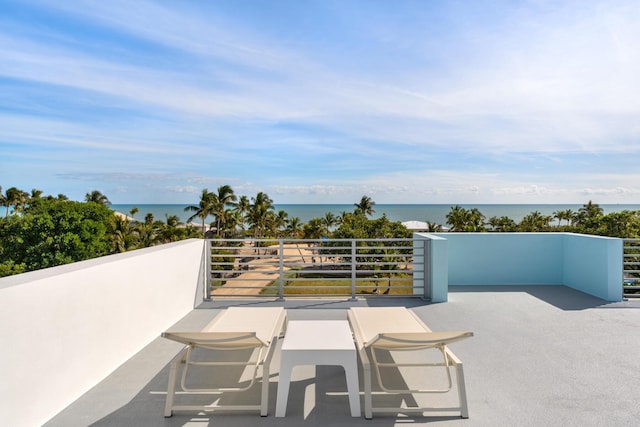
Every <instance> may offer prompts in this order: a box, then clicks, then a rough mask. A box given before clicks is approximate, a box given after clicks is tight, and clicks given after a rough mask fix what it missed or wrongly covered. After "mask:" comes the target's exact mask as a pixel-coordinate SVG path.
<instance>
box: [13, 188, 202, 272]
mask: <svg viewBox="0 0 640 427" xmlns="http://www.w3.org/2000/svg"><path fill="white" fill-rule="evenodd" d="M110 205H111V202H110V201H109V199H108V198H107V196H105V195H104V194H102V193H101V192H99V191H92V192H91V193H87V194H86V196H85V200H84V202H77V201H72V200H69V198H68V197H66V196H65V195H63V194H59V195H57V196H43V192H42V191H39V190H32V191H31V192H30V193H28V192H26V191H22V190H20V189H18V188H16V187H11V188H9V189H7V190H6V191H5V192H3V191H2V187H0V206H2V207H4V208H5V212H4V216H0V277H2V276H9V275H12V274H19V273H24V272H27V271H33V270H39V269H42V268H47V267H54V266H57V265H62V264H68V263H71V262H77V261H83V260H86V259H90V258H96V257H100V256H104V255H110V254H114V253H119V252H125V251H128V250H133V249H139V248H145V247H149V246H154V245H158V244H162V243H169V242H175V241H178V240H183V239H187V238H190V237H198V236H200V234H199V231H198V230H197V229H196V228H195V227H188V226H183V224H182V223H181V222H180V220H179V218H178V217H177V216H168V217H167V218H166V220H165V221H160V220H156V219H154V218H153V215H151V214H147V216H146V217H145V219H144V220H143V221H130V220H129V219H127V218H124V217H121V216H118V215H116V214H115V213H114V212H113V211H112V210H111V209H110V208H109V206H110Z"/></svg>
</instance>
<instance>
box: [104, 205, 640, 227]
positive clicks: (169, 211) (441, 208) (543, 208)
mask: <svg viewBox="0 0 640 427" xmlns="http://www.w3.org/2000/svg"><path fill="white" fill-rule="evenodd" d="M186 206H188V205H131V204H128V205H125V204H113V205H111V209H113V210H115V211H118V212H121V213H123V214H126V215H129V216H131V214H130V211H131V209H132V208H133V207H137V208H138V210H139V212H138V213H137V214H136V215H135V216H134V218H135V219H137V220H138V221H142V220H144V218H145V216H146V215H147V214H152V215H153V217H154V219H156V220H163V221H164V220H165V219H166V217H167V216H171V215H176V216H177V217H178V218H180V221H182V222H186V221H187V219H188V218H189V216H191V214H192V212H185V211H184V208H185V207H186ZM453 206H454V205H449V204H435V205H433V204H420V205H412V204H400V205H398V204H396V205H392V204H388V205H384V204H376V205H374V206H373V208H374V210H375V213H374V214H373V215H372V216H371V218H380V217H381V216H382V215H383V214H386V215H387V218H389V220H391V221H401V222H402V221H428V222H432V223H436V224H440V225H446V223H447V219H446V216H447V213H449V211H450V210H451V208H452V207H453ZM459 206H461V207H463V208H465V209H472V208H477V209H478V210H479V211H480V212H481V213H482V214H483V215H484V216H485V218H486V219H487V220H488V219H489V218H491V217H493V216H496V217H501V216H506V217H509V218H511V219H512V220H514V221H516V222H519V221H520V220H521V219H522V218H524V217H525V216H527V215H529V214H530V213H532V212H534V211H538V212H540V213H541V214H543V215H553V213H554V212H557V211H560V210H567V209H571V210H572V211H574V212H577V211H578V210H579V209H580V208H581V207H582V206H583V205H582V204H566V205H563V204H542V205H533V204H531V205H526V204H514V205H508V204H496V205H489V204H487V205H483V204H479V205H478V204H476V205H467V204H460V205H459ZM600 207H601V208H602V209H603V210H604V213H605V214H608V213H610V212H620V211H623V210H640V204H630V205H623V204H613V205H604V204H603V205H600ZM354 208H355V206H354V205H353V204H343V205H342V204H335V205H334V204H329V205H325V204H318V205H311V204H305V205H299V204H277V205H275V210H276V212H278V211H280V210H284V211H285V212H287V213H288V214H289V217H290V218H291V217H298V218H300V220H301V221H302V222H308V221H309V220H310V219H312V218H321V217H324V215H325V214H326V213H327V212H331V213H333V214H334V215H341V214H342V212H353V210H354ZM200 221H201V220H200V219H197V218H196V219H195V220H194V222H196V223H199V222H200ZM212 221H213V218H210V219H209V220H208V221H207V222H209V223H210V222H212Z"/></svg>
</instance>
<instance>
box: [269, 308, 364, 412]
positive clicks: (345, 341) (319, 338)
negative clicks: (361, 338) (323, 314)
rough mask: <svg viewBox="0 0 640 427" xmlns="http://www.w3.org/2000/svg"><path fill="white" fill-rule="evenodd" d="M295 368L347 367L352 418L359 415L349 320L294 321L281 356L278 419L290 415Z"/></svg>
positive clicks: (345, 369)
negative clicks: (288, 411)
mask: <svg viewBox="0 0 640 427" xmlns="http://www.w3.org/2000/svg"><path fill="white" fill-rule="evenodd" d="M296 365H340V366H342V367H343V368H344V372H345V376H346V379H347V390H348V392H349V406H350V407H351V416H352V417H359V416H360V395H359V393H360V390H359V387H358V363H357V355H356V347H355V344H354V343H353V337H352V335H351V329H350V328H349V322H348V321H346V320H291V321H289V322H288V323H287V329H286V334H285V337H284V340H283V341H282V352H281V355H280V377H279V379H278V398H277V402H276V417H284V415H285V413H286V412H287V400H288V397H289V383H290V382H291V371H292V370H293V367H294V366H296Z"/></svg>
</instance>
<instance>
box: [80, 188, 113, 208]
mask: <svg viewBox="0 0 640 427" xmlns="http://www.w3.org/2000/svg"><path fill="white" fill-rule="evenodd" d="M84 199H85V201H86V202H94V203H99V204H101V205H105V206H111V202H110V201H109V199H108V198H107V196H105V195H104V194H102V193H101V192H100V191H98V190H93V191H92V192H91V193H87V194H85V196H84Z"/></svg>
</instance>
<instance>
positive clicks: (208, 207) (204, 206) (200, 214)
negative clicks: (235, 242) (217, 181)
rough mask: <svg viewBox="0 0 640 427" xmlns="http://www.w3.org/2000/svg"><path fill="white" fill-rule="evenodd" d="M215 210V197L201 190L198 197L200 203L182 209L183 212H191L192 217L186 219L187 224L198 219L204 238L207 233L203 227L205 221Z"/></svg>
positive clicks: (206, 190)
mask: <svg viewBox="0 0 640 427" xmlns="http://www.w3.org/2000/svg"><path fill="white" fill-rule="evenodd" d="M215 210H216V199H215V195H214V194H213V193H211V192H209V190H208V189H206V188H205V189H204V190H202V194H201V195H200V203H198V204H197V205H190V206H187V207H186V208H184V211H185V212H193V215H191V216H190V217H189V219H187V222H191V221H193V220H194V219H195V218H200V219H201V220H202V237H203V238H204V237H205V235H206V232H207V229H206V226H205V220H206V219H207V217H208V216H209V215H213V213H214V212H215Z"/></svg>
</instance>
